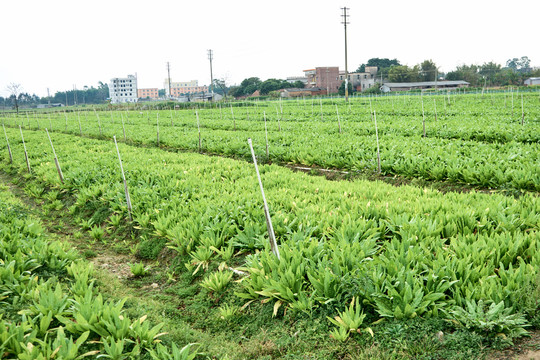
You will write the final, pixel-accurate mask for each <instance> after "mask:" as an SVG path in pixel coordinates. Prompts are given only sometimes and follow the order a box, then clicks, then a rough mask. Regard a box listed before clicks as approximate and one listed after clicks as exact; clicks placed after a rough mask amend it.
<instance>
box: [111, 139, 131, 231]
mask: <svg viewBox="0 0 540 360" xmlns="http://www.w3.org/2000/svg"><path fill="white" fill-rule="evenodd" d="M113 139H114V145H115V146H116V153H117V154H118V162H119V163H120V170H121V171H122V180H123V181H124V192H125V193H126V204H127V208H128V216H129V221H133V219H132V218H131V199H130V197H129V191H128V186H127V181H126V176H125V175H124V167H123V166H122V159H121V158H120V150H118V143H117V142H116V135H115V136H113Z"/></svg>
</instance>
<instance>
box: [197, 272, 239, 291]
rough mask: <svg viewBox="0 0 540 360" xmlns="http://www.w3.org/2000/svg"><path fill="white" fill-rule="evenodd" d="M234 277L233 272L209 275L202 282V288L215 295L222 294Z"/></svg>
mask: <svg viewBox="0 0 540 360" xmlns="http://www.w3.org/2000/svg"><path fill="white" fill-rule="evenodd" d="M232 276H233V272H232V271H216V272H214V273H212V274H210V275H208V276H207V277H206V278H205V279H204V280H203V281H202V282H201V286H202V287H203V288H205V289H208V290H210V291H213V292H215V293H221V292H222V291H223V290H224V289H225V288H226V287H227V285H229V282H230V281H231V279H232Z"/></svg>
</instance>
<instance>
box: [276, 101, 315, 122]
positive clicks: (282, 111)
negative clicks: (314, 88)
mask: <svg viewBox="0 0 540 360" xmlns="http://www.w3.org/2000/svg"><path fill="white" fill-rule="evenodd" d="M319 105H320V106H321V121H323V115H322V98H319ZM282 113H283V111H282Z"/></svg>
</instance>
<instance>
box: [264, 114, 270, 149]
mask: <svg viewBox="0 0 540 360" xmlns="http://www.w3.org/2000/svg"><path fill="white" fill-rule="evenodd" d="M263 114H264V135H265V137H266V158H267V159H269V158H270V153H269V152H268V128H267V126H266V111H264V112H263Z"/></svg>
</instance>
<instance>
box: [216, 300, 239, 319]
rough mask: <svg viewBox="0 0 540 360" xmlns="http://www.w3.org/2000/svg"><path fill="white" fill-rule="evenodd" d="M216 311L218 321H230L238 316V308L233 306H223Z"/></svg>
mask: <svg viewBox="0 0 540 360" xmlns="http://www.w3.org/2000/svg"><path fill="white" fill-rule="evenodd" d="M218 311H219V318H220V319H222V320H225V321H230V320H232V319H234V318H235V317H236V316H237V315H238V313H239V311H240V308H239V307H238V306H235V305H229V304H223V305H222V306H221V307H219V309H218Z"/></svg>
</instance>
